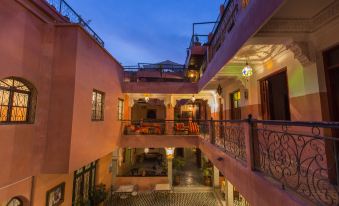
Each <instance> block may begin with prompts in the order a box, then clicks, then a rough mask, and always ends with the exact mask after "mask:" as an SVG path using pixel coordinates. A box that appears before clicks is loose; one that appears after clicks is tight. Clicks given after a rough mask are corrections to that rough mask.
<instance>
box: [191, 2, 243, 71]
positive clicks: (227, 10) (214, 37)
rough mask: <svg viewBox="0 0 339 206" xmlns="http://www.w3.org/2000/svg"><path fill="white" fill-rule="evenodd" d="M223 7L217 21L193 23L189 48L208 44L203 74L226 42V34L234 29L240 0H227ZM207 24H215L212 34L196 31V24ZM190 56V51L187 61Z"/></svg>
mask: <svg viewBox="0 0 339 206" xmlns="http://www.w3.org/2000/svg"><path fill="white" fill-rule="evenodd" d="M223 8H224V9H223V11H222V12H221V13H220V14H219V16H218V18H217V20H216V21H213V22H200V23H193V34H192V37H191V41H190V46H189V49H192V48H193V47H194V46H196V45H206V46H208V49H207V52H206V53H205V54H204V55H205V57H204V62H203V64H202V65H201V73H200V74H201V75H202V74H203V73H204V71H205V69H206V68H207V64H208V63H209V62H210V61H211V60H212V58H213V57H214V55H215V53H216V52H217V51H218V49H219V48H220V46H221V45H222V43H223V42H224V40H225V37H226V35H228V33H230V32H231V31H232V29H233V27H234V25H235V23H236V20H237V16H238V12H239V3H238V0H225V2H224V4H223ZM206 24H211V25H212V26H213V28H212V31H211V32H210V34H204V35H202V34H196V33H195V31H196V29H195V26H198V25H206ZM200 39H202V40H200ZM189 58H190V53H189V52H188V54H187V59H186V62H187V61H188V59H189Z"/></svg>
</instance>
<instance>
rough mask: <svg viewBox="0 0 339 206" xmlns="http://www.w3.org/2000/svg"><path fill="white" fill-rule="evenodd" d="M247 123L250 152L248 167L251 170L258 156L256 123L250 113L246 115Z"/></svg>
mask: <svg viewBox="0 0 339 206" xmlns="http://www.w3.org/2000/svg"><path fill="white" fill-rule="evenodd" d="M248 125H249V130H248V132H249V146H250V147H249V152H250V167H251V170H255V169H256V165H257V164H258V163H259V162H260V159H259V158H260V157H259V142H258V132H257V123H255V122H253V118H252V114H249V115H248Z"/></svg>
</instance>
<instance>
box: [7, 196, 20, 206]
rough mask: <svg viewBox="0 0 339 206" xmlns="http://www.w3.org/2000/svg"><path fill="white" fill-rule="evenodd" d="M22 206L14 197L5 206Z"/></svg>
mask: <svg viewBox="0 0 339 206" xmlns="http://www.w3.org/2000/svg"><path fill="white" fill-rule="evenodd" d="M23 205H24V204H23V203H22V201H21V200H20V199H19V198H17V197H14V198H12V199H11V200H10V201H9V202H8V203H7V205H6V206H23Z"/></svg>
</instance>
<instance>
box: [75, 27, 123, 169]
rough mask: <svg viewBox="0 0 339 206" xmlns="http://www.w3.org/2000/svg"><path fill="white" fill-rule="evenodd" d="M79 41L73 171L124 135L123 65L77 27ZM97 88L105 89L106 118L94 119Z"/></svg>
mask: <svg viewBox="0 0 339 206" xmlns="http://www.w3.org/2000/svg"><path fill="white" fill-rule="evenodd" d="M77 36H78V39H77V41H78V44H77V57H76V77H75V93H74V105H73V108H74V111H73V117H72V142H71V156H70V164H69V171H73V170H75V169H77V168H79V167H81V166H83V165H85V164H88V163H90V162H92V161H93V160H95V159H98V158H99V157H102V156H104V155H106V154H108V153H110V152H112V150H113V148H114V147H116V145H117V142H118V140H119V138H120V133H119V132H117V131H120V130H119V129H120V121H118V111H117V110H118V99H119V98H124V95H123V94H122V91H121V86H120V85H121V84H120V77H121V72H122V68H121V65H120V64H118V63H117V62H116V61H115V60H114V59H113V58H112V57H111V56H109V55H108V54H107V53H106V52H105V51H104V50H103V49H101V48H100V47H98V45H97V43H96V42H95V41H89V40H88V35H87V34H86V33H85V32H84V30H82V29H79V28H78V29H77ZM93 89H96V90H99V91H102V92H104V93H105V102H104V103H105V107H104V121H92V120H91V108H92V102H91V99H92V91H93Z"/></svg>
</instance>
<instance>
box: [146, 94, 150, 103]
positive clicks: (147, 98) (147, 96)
mask: <svg viewBox="0 0 339 206" xmlns="http://www.w3.org/2000/svg"><path fill="white" fill-rule="evenodd" d="M148 101H149V95H148V94H145V102H148Z"/></svg>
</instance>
